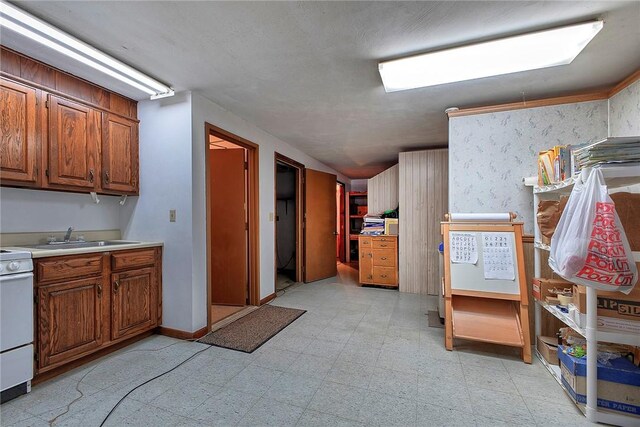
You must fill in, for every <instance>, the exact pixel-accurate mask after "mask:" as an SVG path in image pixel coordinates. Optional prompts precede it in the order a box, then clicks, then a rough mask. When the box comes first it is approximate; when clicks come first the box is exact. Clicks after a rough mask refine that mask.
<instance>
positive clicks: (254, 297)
mask: <svg viewBox="0 0 640 427" xmlns="http://www.w3.org/2000/svg"><path fill="white" fill-rule="evenodd" d="M204 135H205V138H204V143H205V193H206V205H207V206H206V210H207V217H206V223H207V226H206V228H207V331H211V257H210V254H211V252H212V247H211V236H212V224H211V204H210V201H211V197H212V195H211V186H210V185H209V167H210V166H209V163H210V161H209V160H210V158H209V156H210V155H211V153H210V152H211V150H210V149H209V136H211V135H213V136H215V137H217V138H221V139H224V140H226V141H229V142H231V143H233V144H236V145H238V146H240V147H242V148H245V149H246V150H247V171H248V186H249V188H248V194H247V200H248V205H249V206H248V215H247V220H248V221H249V242H248V245H249V247H248V249H249V250H248V253H249V254H248V255H249V260H248V261H249V262H248V265H249V272H248V278H249V305H254V306H259V305H260V216H259V210H260V199H259V182H260V181H259V177H260V175H259V168H258V166H259V158H260V147H259V146H258V144H255V143H253V142H251V141H249V140H247V139H244V138H242V137H241V136H238V135H235V134H233V133H231V132H228V131H226V130H224V129H222V128H219V127H218V126H215V125H212V124H211V123H207V122H205V124H204Z"/></svg>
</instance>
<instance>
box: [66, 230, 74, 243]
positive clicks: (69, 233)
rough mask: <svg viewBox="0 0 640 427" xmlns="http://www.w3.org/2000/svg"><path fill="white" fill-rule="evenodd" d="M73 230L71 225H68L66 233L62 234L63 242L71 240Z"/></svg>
mask: <svg viewBox="0 0 640 427" xmlns="http://www.w3.org/2000/svg"><path fill="white" fill-rule="evenodd" d="M72 231H73V227H69V229H68V230H67V234H65V235H64V241H65V243H67V242H69V240H71V232H72Z"/></svg>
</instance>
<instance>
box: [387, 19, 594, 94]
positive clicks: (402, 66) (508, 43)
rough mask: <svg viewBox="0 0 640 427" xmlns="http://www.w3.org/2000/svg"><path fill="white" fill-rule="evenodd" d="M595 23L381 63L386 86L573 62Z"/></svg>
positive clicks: (408, 85)
mask: <svg viewBox="0 0 640 427" xmlns="http://www.w3.org/2000/svg"><path fill="white" fill-rule="evenodd" d="M603 25H604V23H603V21H591V22H586V23H582V24H576V25H569V26H566V27H561V28H554V29H552V30H545V31H538V32H535V33H529V34H523V35H520V36H514V37H507V38H503V39H498V40H493V41H489V42H484V43H477V44H472V45H469V46H462V47H457V48H453V49H446V50H441V51H438V52H432V53H425V54H422V55H415V56H410V57H407V58H401V59H395V60H392V61H385V62H381V63H379V64H378V70H379V71H380V76H381V77H382V83H383V84H384V89H385V91H387V92H396V91H400V90H406V89H415V88H419V87H425V86H435V85H441V84H444V83H452V82H460V81H464V80H473V79H480V78H483V77H489V76H499V75H502V74H510V73H517V72H519V71H526V70H536V69H539V68H547V67H555V66H557V65H565V64H570V63H571V61H573V59H574V58H575V57H576V56H578V54H579V53H580V52H582V49H584V48H585V46H586V45H587V44H588V43H589V42H590V41H591V40H592V39H593V38H594V37H595V35H596V34H598V32H599V31H600V30H601V29H602V27H603Z"/></svg>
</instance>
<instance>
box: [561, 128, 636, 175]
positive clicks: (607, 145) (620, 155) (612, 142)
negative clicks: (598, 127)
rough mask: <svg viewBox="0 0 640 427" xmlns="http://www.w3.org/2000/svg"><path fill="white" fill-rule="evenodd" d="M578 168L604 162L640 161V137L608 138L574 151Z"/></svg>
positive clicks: (608, 163)
mask: <svg viewBox="0 0 640 427" xmlns="http://www.w3.org/2000/svg"><path fill="white" fill-rule="evenodd" d="M573 155H574V158H575V161H576V163H577V166H578V170H580V169H582V168H586V167H590V166H596V165H603V164H607V165H610V164H621V163H633V162H640V137H637V136H636V137H624V138H606V139H603V140H602V141H598V142H596V143H593V144H591V145H587V146H585V147H582V148H579V149H576V150H575V151H574V152H573Z"/></svg>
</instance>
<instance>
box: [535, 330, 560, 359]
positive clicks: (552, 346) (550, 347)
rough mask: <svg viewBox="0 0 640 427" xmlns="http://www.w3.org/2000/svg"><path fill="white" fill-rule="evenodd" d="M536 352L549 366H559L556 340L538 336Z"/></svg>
mask: <svg viewBox="0 0 640 427" xmlns="http://www.w3.org/2000/svg"><path fill="white" fill-rule="evenodd" d="M538 352H539V353H540V354H541V355H542V357H544V360H546V361H547V362H549V364H551V365H560V362H559V361H558V338H555V337H543V336H538Z"/></svg>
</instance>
